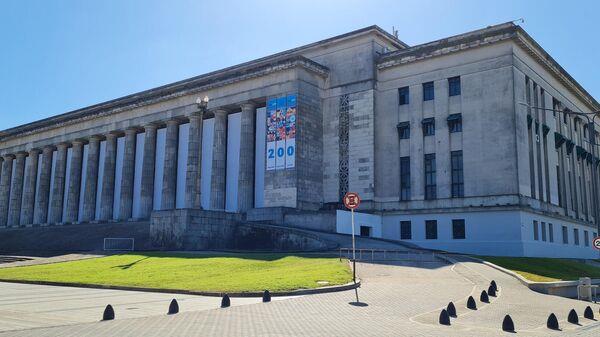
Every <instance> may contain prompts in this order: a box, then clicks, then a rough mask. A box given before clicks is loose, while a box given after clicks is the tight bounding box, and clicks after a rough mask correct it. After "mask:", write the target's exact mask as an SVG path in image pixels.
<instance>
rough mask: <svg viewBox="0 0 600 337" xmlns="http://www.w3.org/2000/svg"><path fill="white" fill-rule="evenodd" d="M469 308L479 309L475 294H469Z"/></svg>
mask: <svg viewBox="0 0 600 337" xmlns="http://www.w3.org/2000/svg"><path fill="white" fill-rule="evenodd" d="M467 308H469V309H471V310H477V303H475V299H474V298H473V296H469V299H468V300H467Z"/></svg>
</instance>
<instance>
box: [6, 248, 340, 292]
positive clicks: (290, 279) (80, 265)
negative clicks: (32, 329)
mask: <svg viewBox="0 0 600 337" xmlns="http://www.w3.org/2000/svg"><path fill="white" fill-rule="evenodd" d="M2 279H3V280H27V281H52V282H68V283H78V284H96V285H115V286H128V287H143V288H161V289H178V290H195V291H211V292H249V291H263V290H265V289H268V290H269V291H272V292H273V291H290V290H296V289H312V288H318V287H320V286H323V284H319V283H317V282H319V281H327V282H328V284H327V285H338V284H345V283H348V282H350V281H351V280H352V274H351V271H350V268H349V266H348V263H347V261H346V260H342V261H341V262H340V260H339V259H338V258H335V257H315V256H310V255H288V254H185V253H163V252H160V253H159V252H156V253H143V254H142V253H131V254H120V255H112V256H106V257H101V258H94V259H86V260H79V261H71V262H61V263H53V264H46V265H37V266H27V267H13V268H0V280H2Z"/></svg>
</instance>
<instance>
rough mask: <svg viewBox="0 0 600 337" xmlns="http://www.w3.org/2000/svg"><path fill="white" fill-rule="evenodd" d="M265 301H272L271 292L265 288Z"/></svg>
mask: <svg viewBox="0 0 600 337" xmlns="http://www.w3.org/2000/svg"><path fill="white" fill-rule="evenodd" d="M263 302H264V303H267V302H271V293H270V292H269V291H268V290H265V292H264V293H263Z"/></svg>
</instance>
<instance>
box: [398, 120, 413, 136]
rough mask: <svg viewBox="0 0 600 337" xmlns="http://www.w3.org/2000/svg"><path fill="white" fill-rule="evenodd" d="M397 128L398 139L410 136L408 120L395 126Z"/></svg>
mask: <svg viewBox="0 0 600 337" xmlns="http://www.w3.org/2000/svg"><path fill="white" fill-rule="evenodd" d="M396 127H397V128H398V137H399V138H400V139H409V138H410V122H401V123H398V125H397V126H396Z"/></svg>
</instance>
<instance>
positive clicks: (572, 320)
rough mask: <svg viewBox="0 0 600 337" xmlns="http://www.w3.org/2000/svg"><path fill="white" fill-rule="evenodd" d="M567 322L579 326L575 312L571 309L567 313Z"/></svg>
mask: <svg viewBox="0 0 600 337" xmlns="http://www.w3.org/2000/svg"><path fill="white" fill-rule="evenodd" d="M567 321H568V322H569V323H573V324H579V316H577V311H575V309H571V311H569V317H567Z"/></svg>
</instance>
